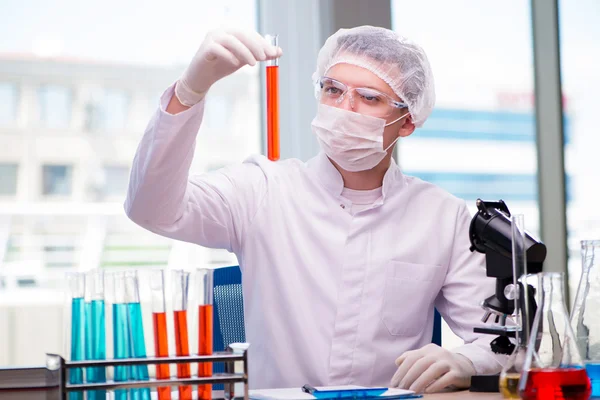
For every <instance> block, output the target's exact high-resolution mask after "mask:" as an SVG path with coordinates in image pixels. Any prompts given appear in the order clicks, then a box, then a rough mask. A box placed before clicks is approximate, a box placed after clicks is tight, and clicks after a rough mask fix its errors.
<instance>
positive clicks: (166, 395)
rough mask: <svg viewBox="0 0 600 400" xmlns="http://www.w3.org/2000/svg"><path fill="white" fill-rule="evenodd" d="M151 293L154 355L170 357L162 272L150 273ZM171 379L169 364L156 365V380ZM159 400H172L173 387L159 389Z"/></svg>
mask: <svg viewBox="0 0 600 400" xmlns="http://www.w3.org/2000/svg"><path fill="white" fill-rule="evenodd" d="M150 291H151V294H152V327H153V330H154V354H155V356H156V357H168V356H169V339H168V335H167V307H166V304H165V277H164V272H163V271H162V270H155V271H150ZM169 378H171V371H170V366H169V364H157V365H156V379H158V380H164V379H169ZM157 393H158V400H171V387H170V386H161V387H159V388H158V389H157Z"/></svg>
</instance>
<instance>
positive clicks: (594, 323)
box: [571, 240, 600, 398]
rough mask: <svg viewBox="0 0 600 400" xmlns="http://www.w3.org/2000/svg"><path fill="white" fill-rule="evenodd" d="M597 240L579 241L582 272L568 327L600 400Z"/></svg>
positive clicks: (599, 249) (599, 253)
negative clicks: (571, 331)
mask: <svg viewBox="0 0 600 400" xmlns="http://www.w3.org/2000/svg"><path fill="white" fill-rule="evenodd" d="M596 256H599V257H600V240H583V241H582V242H581V259H582V270H581V279H580V280H579V286H578V288H577V295H576V296H575V302H574V303H573V313H572V314H571V326H572V327H573V330H574V331H575V338H576V339H577V346H578V348H579V353H580V354H581V357H582V358H583V361H584V363H585V367H586V370H587V373H588V376H589V378H590V380H591V384H592V398H600V270H599V269H600V260H598V259H596Z"/></svg>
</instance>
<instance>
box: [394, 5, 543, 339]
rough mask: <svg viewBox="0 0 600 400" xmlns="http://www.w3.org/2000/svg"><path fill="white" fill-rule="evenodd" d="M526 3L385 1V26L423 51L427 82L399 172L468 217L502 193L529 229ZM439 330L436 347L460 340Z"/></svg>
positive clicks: (532, 193) (532, 194)
mask: <svg viewBox="0 0 600 400" xmlns="http://www.w3.org/2000/svg"><path fill="white" fill-rule="evenodd" d="M529 7H530V5H529V2H527V1H522V0H509V1H504V2H501V3H500V2H486V1H478V0H458V1H452V2H446V1H443V0H430V1H408V0H392V14H393V17H392V26H393V27H394V29H395V30H396V31H397V32H398V33H400V34H401V35H404V36H406V37H408V38H409V39H411V40H413V41H415V42H416V43H418V44H419V45H420V46H421V47H423V49H424V50H425V52H426V54H427V57H428V59H429V61H430V63H431V67H432V70H433V76H434V81H435V88H436V104H435V108H434V111H433V113H432V115H431V116H430V117H429V119H428V120H427V121H426V122H425V124H424V126H423V127H422V128H417V130H416V131H415V132H414V133H413V134H412V135H411V136H409V137H407V138H404V139H402V140H400V143H399V148H398V162H399V165H400V166H401V168H402V169H403V171H404V172H405V173H406V174H408V175H414V176H417V177H419V178H421V179H423V180H426V181H429V182H431V183H433V184H435V185H438V186H440V187H442V188H443V189H445V190H447V191H449V192H450V193H452V194H454V195H455V196H457V197H459V198H462V199H464V200H465V201H466V203H467V205H468V207H469V209H470V211H471V213H474V212H475V210H476V206H475V201H476V200H477V198H481V199H483V200H492V201H497V200H499V199H503V200H504V201H505V202H506V204H507V206H508V208H509V209H510V211H511V212H512V213H513V214H524V215H525V227H526V229H527V230H528V231H530V232H532V233H533V234H536V235H537V234H538V230H539V222H538V220H539V210H538V187H537V151H536V138H535V113H534V102H533V92H534V90H533V87H534V86H533V85H534V82H533V46H532V38H531V12H530V8H529ZM432 10H435V12H432ZM416 15H418V16H426V17H422V18H415V16H416ZM507 21H510V22H509V24H510V29H506V24H507ZM448 32H451V34H448ZM467 250H468V249H467ZM490 279H492V278H490ZM476 300H477V301H480V300H483V299H476ZM442 335H443V338H442V343H443V344H444V347H447V348H452V347H454V346H458V345H460V344H462V341H461V340H460V339H458V338H457V337H456V336H455V335H454V334H453V333H452V332H451V330H450V329H449V328H448V326H447V325H446V324H445V323H444V324H443V325H442Z"/></svg>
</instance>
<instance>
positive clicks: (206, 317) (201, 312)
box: [198, 304, 213, 400]
mask: <svg viewBox="0 0 600 400" xmlns="http://www.w3.org/2000/svg"><path fill="white" fill-rule="evenodd" d="M212 353H213V306H212V304H205V305H201V306H199V307H198V354H199V355H201V356H206V355H211V354H212ZM198 376H200V377H207V376H212V363H199V364H198ZM211 386H212V385H198V398H199V399H202V400H210V399H211V398H212V387H211Z"/></svg>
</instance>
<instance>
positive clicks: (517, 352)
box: [498, 214, 529, 399]
mask: <svg viewBox="0 0 600 400" xmlns="http://www.w3.org/2000/svg"><path fill="white" fill-rule="evenodd" d="M524 225H525V224H524V218H523V215H522V214H516V215H513V216H512V218H511V229H512V264H513V265H512V267H513V285H512V289H513V290H512V298H513V300H514V302H515V312H514V315H513V317H514V321H515V323H516V325H517V330H516V331H515V344H516V346H515V349H514V350H513V352H512V354H511V355H510V357H509V358H508V360H507V362H506V364H504V368H502V372H501V373H500V381H499V385H498V386H499V388H500V393H502V397H504V398H505V399H520V398H521V397H520V396H519V378H520V377H521V372H522V371H523V365H524V364H525V358H526V355H527V339H528V337H529V329H528V328H529V325H528V323H527V321H529V318H528V315H527V308H526V307H521V306H520V304H523V303H521V301H522V300H524V301H526V300H527V298H528V296H525V289H524V288H527V287H528V285H527V282H526V281H525V282H523V281H521V280H519V278H520V274H523V277H526V276H527V259H526V251H525V226H524ZM507 298H509V296H507ZM523 314H525V315H523Z"/></svg>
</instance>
